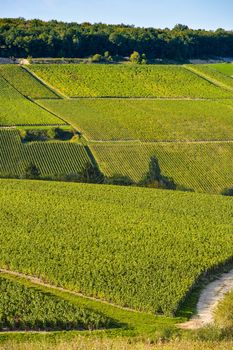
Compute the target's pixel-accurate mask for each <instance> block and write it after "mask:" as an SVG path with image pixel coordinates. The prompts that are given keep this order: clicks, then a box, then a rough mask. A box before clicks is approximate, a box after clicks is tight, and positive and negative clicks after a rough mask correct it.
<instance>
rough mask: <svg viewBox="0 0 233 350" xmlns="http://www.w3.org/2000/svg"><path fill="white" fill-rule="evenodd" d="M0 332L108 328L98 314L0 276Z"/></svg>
mask: <svg viewBox="0 0 233 350" xmlns="http://www.w3.org/2000/svg"><path fill="white" fill-rule="evenodd" d="M0 293H1V295H2V296H3V295H4V297H2V298H1V301H0V330H1V331H2V330H5V331H6V330H47V331H48V330H63V329H64V330H69V329H78V330H84V329H98V328H100V327H101V328H102V327H105V326H108V324H109V320H108V319H107V318H106V317H104V316H103V315H101V314H98V313H96V312H93V311H90V310H88V309H84V308H82V307H78V306H77V305H74V304H72V303H70V302H68V301H66V300H64V299H61V298H59V297H57V296H55V295H53V294H51V293H48V292H47V293H46V292H43V291H42V290H39V289H38V288H33V287H29V286H28V285H24V284H23V283H22V282H20V281H19V280H14V279H11V278H7V277H5V276H4V275H1V274H0Z"/></svg>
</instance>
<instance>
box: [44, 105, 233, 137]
mask: <svg viewBox="0 0 233 350" xmlns="http://www.w3.org/2000/svg"><path fill="white" fill-rule="evenodd" d="M40 103H41V104H42V105H43V106H45V107H46V108H48V109H49V110H51V111H53V112H54V113H56V115H58V116H60V117H61V118H63V119H64V120H66V121H67V122H68V123H70V124H71V125H73V126H74V127H76V128H77V129H78V130H81V132H83V133H84V136H86V137H87V138H88V139H90V140H127V139H129V140H151V141H168V140H169V141H177V140H178V141H179V140H187V141H192V140H232V135H233V109H232V105H231V106H230V107H229V106H228V100H226V101H225V102H224V103H223V102H220V101H174V100H169V101H168V100H166V101H165V100H139V99H78V100H57V101H56V100H43V102H42V101H41V102H40ZM229 104H231V102H229Z"/></svg>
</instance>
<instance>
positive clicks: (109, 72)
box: [30, 64, 233, 99]
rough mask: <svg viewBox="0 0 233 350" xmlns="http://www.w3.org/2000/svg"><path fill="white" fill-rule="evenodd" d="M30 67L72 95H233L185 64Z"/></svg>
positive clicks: (221, 96)
mask: <svg viewBox="0 0 233 350" xmlns="http://www.w3.org/2000/svg"><path fill="white" fill-rule="evenodd" d="M30 70H31V71H32V72H34V73H35V74H36V75H37V76H38V77H39V78H41V79H43V81H45V82H47V83H49V84H50V85H52V86H53V87H54V88H56V89H58V90H59V91H61V92H62V93H63V94H65V95H66V96H69V97H110V96H112V97H173V98H174V97H182V98H190V97H191V98H211V99H212V98H227V97H231V98H232V97H233V93H232V91H226V90H224V89H221V88H220V87H219V86H215V85H213V84H211V83H210V82H208V81H207V80H205V79H203V78H201V77H200V76H198V75H196V74H195V73H193V72H190V71H188V70H187V69H185V68H183V67H182V66H174V65H173V66H165V65H145V66H138V65H72V64H71V65H69V64H63V65H57V64H52V65H31V66H30Z"/></svg>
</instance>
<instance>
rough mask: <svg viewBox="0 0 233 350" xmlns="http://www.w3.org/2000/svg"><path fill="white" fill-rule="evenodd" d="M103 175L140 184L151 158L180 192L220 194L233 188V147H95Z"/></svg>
mask: <svg viewBox="0 0 233 350" xmlns="http://www.w3.org/2000/svg"><path fill="white" fill-rule="evenodd" d="M90 147H91V150H92V152H93V154H94V156H95V158H96V160H97V161H98V163H99V165H100V167H101V169H102V171H103V172H104V173H105V174H106V175H108V176H113V175H114V174H121V175H125V176H128V177H130V178H131V179H132V180H134V181H136V182H138V181H139V180H141V179H142V177H143V176H144V175H145V173H146V172H147V170H148V165H149V160H150V157H151V156H153V155H155V156H156V157H157V158H158V161H159V164H160V167H161V170H162V173H163V174H164V175H166V176H169V177H172V178H173V179H174V181H175V183H176V184H177V185H178V186H180V188H186V189H191V190H194V191H198V192H210V193H220V192H222V191H223V190H224V189H225V188H230V187H232V185H233V162H232V159H233V143H232V142H213V143H176V144H174V143H157V144H156V143H154V144H153V143H143V144H142V143H108V142H106V143H91V144H90Z"/></svg>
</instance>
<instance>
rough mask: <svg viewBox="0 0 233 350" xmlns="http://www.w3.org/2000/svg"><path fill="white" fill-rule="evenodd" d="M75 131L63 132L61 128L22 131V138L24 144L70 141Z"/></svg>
mask: <svg viewBox="0 0 233 350" xmlns="http://www.w3.org/2000/svg"><path fill="white" fill-rule="evenodd" d="M74 133H75V131H74V130H72V129H70V130H66V129H65V130H63V129H61V128H46V129H38V128H36V129H26V130H25V129H21V130H20V137H21V139H22V141H23V142H32V141H46V140H62V141H64V140H70V139H72V137H73V136H74Z"/></svg>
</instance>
